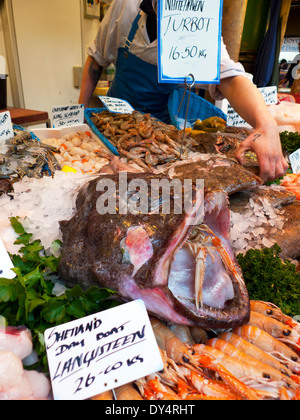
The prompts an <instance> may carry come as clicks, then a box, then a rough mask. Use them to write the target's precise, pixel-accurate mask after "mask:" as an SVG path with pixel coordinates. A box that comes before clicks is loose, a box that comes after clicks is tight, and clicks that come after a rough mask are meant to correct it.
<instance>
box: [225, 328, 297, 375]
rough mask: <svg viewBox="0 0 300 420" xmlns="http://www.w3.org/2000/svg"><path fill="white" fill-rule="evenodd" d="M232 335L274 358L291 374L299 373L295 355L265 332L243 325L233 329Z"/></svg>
mask: <svg viewBox="0 0 300 420" xmlns="http://www.w3.org/2000/svg"><path fill="white" fill-rule="evenodd" d="M233 333H234V334H237V335H239V336H241V337H242V338H244V339H245V340H247V341H249V342H250V343H252V344H254V345H255V346H257V347H259V348H260V349H261V350H263V351H265V352H267V353H269V354H271V355H272V356H274V357H276V359H278V360H279V361H280V362H281V363H283V364H284V365H286V366H287V367H288V368H289V369H291V370H292V372H295V373H300V361H299V356H298V355H297V353H295V352H294V351H293V350H292V349H291V348H290V347H288V346H287V345H286V344H284V343H282V342H281V341H279V340H276V338H274V337H272V335H271V334H268V333H267V332H266V331H263V330H261V329H260V328H258V327H255V326H252V325H244V326H242V327H239V328H235V329H234V330H233Z"/></svg>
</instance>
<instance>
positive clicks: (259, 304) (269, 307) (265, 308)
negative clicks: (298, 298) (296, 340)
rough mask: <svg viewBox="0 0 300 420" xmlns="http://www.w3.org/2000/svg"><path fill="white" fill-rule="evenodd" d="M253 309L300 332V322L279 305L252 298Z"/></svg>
mask: <svg viewBox="0 0 300 420" xmlns="http://www.w3.org/2000/svg"><path fill="white" fill-rule="evenodd" d="M250 305H251V310H252V311H254V312H259V313H260V314H263V315H266V316H268V317H271V318H274V319H276V320H277V321H280V322H282V323H283V324H286V325H288V326H289V327H291V328H293V329H295V330H296V331H298V332H300V323H299V322H296V321H295V320H294V319H293V318H291V317H290V316H288V315H285V314H284V313H283V312H282V311H281V309H280V308H278V306H276V305H274V304H273V303H270V302H263V301H261V300H251V301H250Z"/></svg>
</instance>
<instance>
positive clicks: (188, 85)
mask: <svg viewBox="0 0 300 420" xmlns="http://www.w3.org/2000/svg"><path fill="white" fill-rule="evenodd" d="M189 79H191V82H189ZM184 84H185V90H184V93H183V95H182V99H181V103H180V105H179V108H178V114H179V112H180V110H181V107H182V104H183V101H184V98H185V95H186V93H187V90H188V95H189V96H188V101H187V105H186V112H185V119H184V127H183V135H182V141H181V147H180V156H179V159H181V157H182V151H183V144H184V140H185V134H186V132H185V131H186V125H187V118H188V113H189V105H190V99H191V91H192V88H193V87H194V85H195V77H194V75H193V74H191V73H190V74H188V75H187V76H186V78H185V81H184Z"/></svg>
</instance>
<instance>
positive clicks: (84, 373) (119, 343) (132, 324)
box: [44, 300, 163, 400]
mask: <svg viewBox="0 0 300 420" xmlns="http://www.w3.org/2000/svg"><path fill="white" fill-rule="evenodd" d="M44 337H45V344H46V350H47V357H48V363H49V370H50V376H51V382H52V389H53V395H54V398H55V400H85V399H89V398H92V397H93V396H95V395H98V394H100V393H102V392H104V391H109V390H111V389H114V388H118V387H119V386H122V385H125V384H127V383H130V382H132V381H134V380H137V379H140V378H142V377H144V376H147V375H150V374H152V373H154V372H158V371H160V370H161V369H162V368H163V362H162V359H161V355H160V351H159V348H158V345H157V342H156V339H155V336H154V333H153V329H152V326H151V323H150V320H149V317H148V314H147V310H146V307H145V304H144V302H143V301H142V300H136V301H134V302H130V303H127V304H124V305H121V306H118V307H116V308H113V309H109V310H106V311H103V312H100V313H98V314H95V315H91V316H88V317H85V318H81V319H79V320H76V321H72V322H69V323H67V324H63V325H60V326H58V327H55V328H50V329H48V330H46V332H45V335H44Z"/></svg>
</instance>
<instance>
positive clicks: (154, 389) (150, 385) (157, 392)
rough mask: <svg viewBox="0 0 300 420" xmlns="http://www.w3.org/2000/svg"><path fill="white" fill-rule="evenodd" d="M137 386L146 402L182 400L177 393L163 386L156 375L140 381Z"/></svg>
mask: <svg viewBox="0 0 300 420" xmlns="http://www.w3.org/2000/svg"><path fill="white" fill-rule="evenodd" d="M136 385H137V387H138V389H139V391H140V393H141V395H142V396H143V398H145V399H146V400H170V401H173V400H180V398H179V397H178V396H177V395H176V393H175V392H174V391H173V390H172V389H171V388H169V387H168V386H167V385H164V384H162V383H161V382H160V380H159V378H158V377H157V376H155V375H152V376H151V377H149V378H142V379H139V380H138V381H136Z"/></svg>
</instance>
